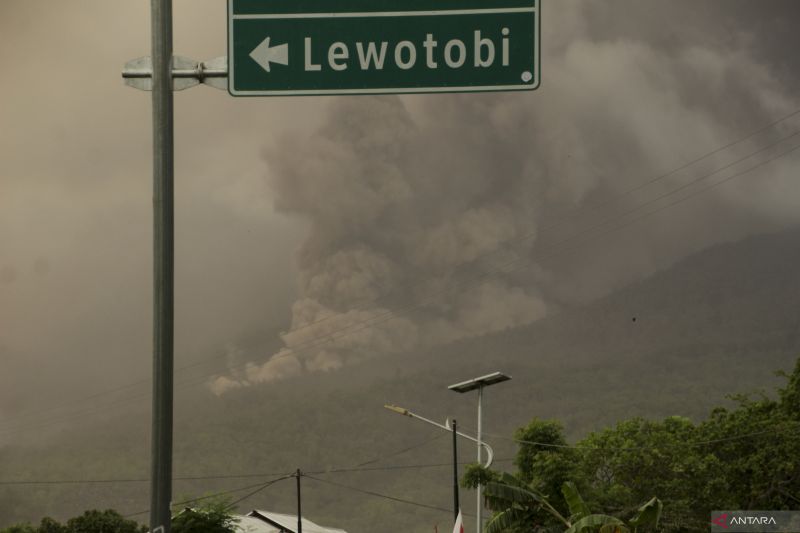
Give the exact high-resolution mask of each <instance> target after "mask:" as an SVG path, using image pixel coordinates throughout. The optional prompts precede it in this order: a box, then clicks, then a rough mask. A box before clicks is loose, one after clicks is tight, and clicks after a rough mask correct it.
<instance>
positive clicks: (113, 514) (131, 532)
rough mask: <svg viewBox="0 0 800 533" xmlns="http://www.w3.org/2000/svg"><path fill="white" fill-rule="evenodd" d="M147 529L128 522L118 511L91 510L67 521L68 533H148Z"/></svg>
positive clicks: (130, 521)
mask: <svg viewBox="0 0 800 533" xmlns="http://www.w3.org/2000/svg"><path fill="white" fill-rule="evenodd" d="M146 532H147V527H145V526H141V525H139V524H138V523H136V522H134V521H133V520H127V519H125V518H123V517H122V515H121V514H119V513H118V512H117V511H114V510H113V509H107V510H105V511H98V510H91V511H86V512H84V513H83V514H82V515H81V516H78V517H75V518H70V519H69V520H68V521H67V527H66V533H146Z"/></svg>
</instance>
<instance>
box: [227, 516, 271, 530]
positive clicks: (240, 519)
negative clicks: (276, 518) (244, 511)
mask: <svg viewBox="0 0 800 533" xmlns="http://www.w3.org/2000/svg"><path fill="white" fill-rule="evenodd" d="M234 518H236V532H237V533H281V530H280V529H278V528H276V527H275V526H273V525H272V524H269V523H267V522H265V521H263V520H261V519H259V518H253V517H252V516H241V515H236V516H235V517H234Z"/></svg>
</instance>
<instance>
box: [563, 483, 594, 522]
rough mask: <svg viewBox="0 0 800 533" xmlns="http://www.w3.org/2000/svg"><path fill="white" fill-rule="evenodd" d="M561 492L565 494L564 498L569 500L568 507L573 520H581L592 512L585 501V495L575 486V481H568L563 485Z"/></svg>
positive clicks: (570, 517)
mask: <svg viewBox="0 0 800 533" xmlns="http://www.w3.org/2000/svg"><path fill="white" fill-rule="evenodd" d="M561 492H562V494H564V500H565V501H566V502H567V507H569V514H570V516H569V519H570V521H571V522H574V521H576V520H580V519H581V518H583V517H584V516H589V515H590V514H592V512H591V511H590V510H589V506H588V505H586V502H584V501H583V497H582V496H581V494H580V492H578V488H577V487H576V486H575V483H573V482H572V481H567V482H566V483H564V485H562V487H561Z"/></svg>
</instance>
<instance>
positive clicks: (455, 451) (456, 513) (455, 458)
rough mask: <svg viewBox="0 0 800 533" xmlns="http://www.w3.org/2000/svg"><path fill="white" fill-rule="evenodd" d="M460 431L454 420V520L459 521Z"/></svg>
mask: <svg viewBox="0 0 800 533" xmlns="http://www.w3.org/2000/svg"><path fill="white" fill-rule="evenodd" d="M458 511H459V505H458V430H457V429H456V421H455V419H454V420H453V520H458Z"/></svg>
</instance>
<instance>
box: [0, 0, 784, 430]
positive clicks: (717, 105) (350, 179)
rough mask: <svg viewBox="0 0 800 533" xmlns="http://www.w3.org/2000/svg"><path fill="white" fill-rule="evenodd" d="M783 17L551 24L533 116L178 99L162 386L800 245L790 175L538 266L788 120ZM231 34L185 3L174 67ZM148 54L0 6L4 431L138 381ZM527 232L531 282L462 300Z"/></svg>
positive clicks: (129, 29) (105, 7) (499, 283)
mask: <svg viewBox="0 0 800 533" xmlns="http://www.w3.org/2000/svg"><path fill="white" fill-rule="evenodd" d="M756 6H758V7H756ZM798 17H800V13H798V5H797V3H796V2H794V1H793V0H786V1H777V0H775V1H771V2H756V1H755V0H749V1H747V2H743V1H733V0H725V1H723V0H716V1H707V2H694V1H684V2H649V1H648V2H644V1H639V0H636V1H634V0H629V1H623V0H614V1H611V2H589V1H585V2H579V1H563V2H562V1H561V0H558V1H550V2H547V1H545V5H544V23H543V29H544V54H543V69H542V88H541V89H540V90H539V91H537V92H535V93H526V94H513V95H502V94H501V95H477V96H476V95H461V96H451V95H443V96H435V97H421V96H409V97H402V98H396V97H383V98H374V97H352V98H316V99H315V98H280V99H234V98H232V97H230V96H229V95H228V94H227V93H226V92H224V91H218V90H214V89H211V88H208V87H196V88H192V89H190V90H188V91H184V92H181V93H178V94H177V95H176V124H177V126H176V144H177V145H176V168H177V172H176V192H177V212H176V217H177V222H176V242H177V245H176V265H177V267H176V285H177V287H176V289H177V292H176V302H177V303H176V306H177V307H176V309H177V320H176V358H177V364H178V365H179V366H180V365H184V364H187V363H191V362H193V361H197V360H199V359H200V358H202V357H209V356H214V355H218V356H223V357H220V358H219V364H220V365H222V364H223V363H224V361H225V357H224V356H225V355H226V354H227V355H228V356H229V357H231V358H232V360H235V361H236V362H239V363H241V362H244V361H251V362H252V364H251V365H250V366H249V367H248V369H249V374H247V375H244V374H242V373H241V372H237V371H233V372H232V373H231V375H230V376H229V378H226V379H228V380H229V381H227V382H225V383H228V384H230V383H239V384H250V383H257V382H260V381H265V380H269V379H272V377H274V376H275V372H276V371H277V372H278V374H280V373H281V372H288V373H290V374H293V373H295V372H299V371H301V370H303V369H305V370H315V369H327V368H337V367H339V366H342V365H344V364H346V363H348V362H350V361H351V360H357V359H360V358H364V357H368V356H373V355H376V354H377V355H383V354H388V353H395V352H401V351H402V350H404V349H413V348H414V347H416V346H419V345H424V344H426V343H434V342H442V341H447V340H450V339H453V338H459V337H461V336H464V335H467V334H469V333H470V332H472V333H475V332H485V331H494V330H497V329H502V328H504V327H509V326H514V325H518V324H524V323H528V322H530V321H531V320H535V319H536V318H538V317H540V316H543V315H544V314H546V313H548V312H551V311H553V310H557V309H558V308H559V307H561V306H563V305H570V304H574V303H575V302H580V301H582V300H583V299H586V298H590V297H593V296H596V295H599V294H602V293H603V292H604V291H608V290H613V288H615V287H618V286H621V285H622V284H624V283H626V282H629V281H631V280H632V279H637V278H639V277H641V276H644V275H647V274H649V273H651V272H652V271H654V270H655V269H657V268H661V267H663V266H666V265H668V264H670V263H671V262H673V261H675V260H676V259H678V258H680V257H682V256H683V255H685V254H687V253H689V252H691V251H693V250H696V249H699V248H702V247H704V246H707V245H709V244H712V243H714V242H717V241H720V240H726V239H733V238H737V237H740V236H742V235H746V234H748V233H752V232H755V231H761V230H765V229H770V228H773V227H781V226H782V225H786V224H790V223H794V222H796V221H797V216H796V213H797V211H798V210H797V202H796V198H797V196H796V194H795V193H797V192H798V188H797V185H795V184H794V183H795V182H796V180H792V179H790V178H792V177H793V175H792V174H791V173H790V172H789V170H788V167H787V166H786V165H785V164H784V165H781V164H778V165H775V166H774V167H771V168H770V169H768V171H767V172H766V174H769V177H770V179H769V180H767V179H761V178H759V179H760V181H757V182H755V183H757V185H754V181H753V180H751V181H742V183H741V184H737V185H736V186H732V187H725V188H720V190H719V192H714V194H709V195H707V197H706V198H705V199H704V201H702V202H697V201H694V202H687V204H686V205H685V206H681V207H680V208H679V209H675V210H673V211H671V212H672V213H674V214H673V216H672V218H670V217H661V218H658V219H656V220H655V221H654V222H653V223H650V224H647V225H641V227H638V226H637V227H636V228H634V230H633V231H632V232H630V233H628V234H627V235H626V236H625V237H624V238H620V239H616V240H611V241H602V242H600V243H598V244H594V245H588V246H585V247H583V248H582V249H581V250H578V251H577V252H576V253H575V254H574V255H572V256H571V259H569V260H566V259H563V260H562V259H558V260H549V261H548V260H544V259H542V260H539V259H538V258H536V257H534V256H535V254H536V253H537V249H538V248H537V247H540V246H541V243H542V242H547V241H546V238H548V236H549V235H550V234H549V233H544V234H542V231H541V228H542V227H547V226H548V225H549V221H552V220H553V219H557V218H558V217H562V216H563V215H564V214H565V213H570V212H573V211H574V210H575V209H580V208H583V207H585V206H586V205H587V203H591V202H594V201H598V200H603V199H605V198H608V197H610V196H613V195H614V194H618V193H619V192H621V191H624V190H626V189H627V188H630V187H631V186H633V185H635V184H637V183H641V182H642V181H644V180H646V179H648V178H651V177H653V176H655V175H658V174H659V173H660V172H664V171H666V170H670V169H672V168H675V167H676V166H679V165H680V164H682V163H684V162H686V161H689V160H691V159H692V158H694V157H697V156H698V155H702V154H703V153H706V152H708V151H710V150H713V149H715V148H717V147H719V146H721V145H723V144H725V143H727V142H729V141H730V140H733V139H736V138H737V137H738V136H742V135H744V134H746V133H747V132H749V131H751V130H753V129H755V128H757V127H759V126H762V125H765V124H767V123H769V122H771V121H772V120H774V119H776V118H779V117H781V116H784V115H786V114H788V113H790V112H791V111H793V110H794V109H795V108H796V107H798V106H797V104H798V101H797V98H796V97H795V95H794V89H795V88H796V82H797V79H798V77H797V75H796V74H795V73H796V72H798V67H800V65H798V64H797V62H798V60H797V54H796V50H797V49H798V45H799V44H800V42H798V36H797V32H796V31H795V29H796V22H797V21H798ZM225 26H226V21H225V3H224V2H223V1H222V0H180V1H176V2H175V52H176V53H177V54H180V55H184V56H189V57H193V58H195V59H208V58H212V57H215V56H219V55H223V54H224V53H225V31H226V30H225ZM148 48H149V2H146V1H143V0H136V1H134V0H128V1H121V0H94V1H90V0H64V1H58V2H53V1H48V0H2V1H1V2H0V62H1V63H0V64H2V65H3V74H2V84H0V365H1V367H2V370H1V371H0V420H2V418H3V417H4V416H9V415H11V414H15V413H19V412H20V411H24V410H25V409H28V408H32V407H36V406H37V405H51V404H53V403H54V402H58V401H60V400H61V399H62V398H73V397H81V396H84V395H86V394H89V393H92V392H97V391H100V390H104V389H106V388H109V387H114V386H118V385H121V384H125V383H128V382H130V381H133V380H136V379H139V378H146V377H147V376H148V374H149V370H150V364H151V363H150V345H151V339H150V324H151V308H150V301H151V297H150V292H151V276H150V273H151V259H150V254H151V251H150V248H151V231H152V230H151V187H152V185H151V175H150V172H151V170H150V169H151V159H150V157H151V154H150V147H151V144H150V143H151V137H150V136H151V130H150V99H149V94H147V93H144V92H140V91H136V90H133V89H130V88H128V87H125V86H124V85H123V84H122V82H121V79H120V71H121V69H122V66H123V64H124V63H125V62H126V61H127V60H128V59H132V58H135V57H138V56H142V55H147V54H148V53H149V49H148ZM798 123H800V122H794V124H795V125H797V124H798ZM788 131H791V128H790V125H783V129H780V128H779V129H776V130H775V132H768V134H769V135H773V136H772V137H769V136H766V137H763V138H761V139H760V141H761V142H762V144H763V142H767V141H771V140H774V139H775V138H777V137H776V135H777V136H779V135H780V134H781V132H783V133H784V134H785V133H786V132H788ZM776 132H777V133H776ZM755 146H758V145H757V144H756V143H746V144H744V145H742V146H738V147H735V148H734V149H733V150H731V151H728V152H726V153H722V154H719V157H717V158H714V159H713V160H710V161H706V162H704V164H705V166H700V167H698V168H697V169H696V170H695V172H694V174H691V173H686V174H682V175H679V176H674V177H673V178H672V179H671V180H669V183H670V184H672V185H673V186H679V185H680V184H681V183H683V182H682V181H681V179H682V180H684V182H685V181H686V180H687V179H690V178H691V177H692V176H697V175H700V174H702V172H703V171H706V172H707V171H708V170H709V169H713V168H716V167H719V166H721V165H722V164H725V163H726V162H729V161H731V160H733V159H735V158H736V157H737V156H738V155H741V154H745V153H747V152H748V151H752V150H753V149H754V147H755ZM719 177H720V178H722V177H724V176H723V175H720V176H719ZM659 192H663V190H662V189H659ZM645 199H646V197H645ZM635 200H637V201H638V200H642V197H638V198H628V199H626V201H625V202H623V203H622V204H620V205H619V206H616V207H614V208H613V209H612V210H611V211H609V212H611V213H613V212H618V211H620V210H621V211H624V210H625V209H629V208H631V207H632V206H635V205H634V204H633V203H632V202H634V201H635ZM276 208H277V209H276ZM614 210H617V211H614ZM530 233H532V234H533V235H535V238H533V239H528V240H524V241H523V242H522V244H521V245H520V246H518V247H517V248H515V249H514V250H513V251H512V252H509V253H512V254H516V255H515V257H516V256H520V257H523V258H526V259H531V257H532V259H531V260H530V261H529V262H530V264H531V265H533V266H532V267H531V268H529V269H527V270H526V271H525V272H522V273H518V272H515V273H512V274H508V275H503V276H499V277H498V278H497V279H495V280H494V281H493V282H492V283H490V284H484V285H481V286H480V287H477V288H475V289H474V290H469V291H462V290H460V287H461V286H460V285H458V282H457V278H456V277H454V276H453V275H452V272H453V270H454V269H457V268H459V267H460V266H461V265H463V264H464V263H465V262H467V263H470V262H471V261H474V260H475V259H476V258H479V257H481V256H483V255H484V254H487V253H495V252H505V251H504V250H503V247H502V244H503V242H505V241H507V240H509V239H511V240H514V239H516V240H518V241H519V239H521V238H522V237H523V236H525V235H527V234H530ZM557 237H558V235H555V236H554V237H553V238H554V239H556V238H557ZM298 250H299V253H296V252H298ZM532 254H533V255H532ZM587 265H591V268H587ZM485 268H487V267H486V266H485V265H478V266H477V267H475V269H473V270H474V271H477V272H481V271H482V269H485ZM488 268H492V266H491V265H490V266H489V267H488ZM453 279H456V281H455V282H454V281H453ZM420 280H422V281H421V282H420ZM376 286H378V287H384V288H386V287H388V290H383V289H382V290H381V291H376V289H375V287H376ZM409 287H411V289H409ZM431 294H436V295H438V298H435V301H434V302H432V305H431V306H430V307H428V308H426V310H425V312H424V317H423V318H419V317H405V318H403V319H402V320H398V321H393V322H389V323H387V324H385V325H384V326H382V327H380V328H375V330H374V331H367V332H362V333H360V334H359V335H357V336H354V338H348V339H347V341H343V342H339V343H334V344H333V346H326V347H325V348H324V349H319V350H312V351H311V352H310V353H305V354H303V355H302V356H301V357H291V358H290V357H287V358H284V359H286V360H290V361H292V362H291V363H290V364H289V366H288V367H286V366H285V364H284V363H282V365H283V366H282V367H281V368H279V369H278V368H276V367H275V366H274V365H273V366H269V363H268V364H267V365H264V362H265V361H267V360H268V358H269V357H270V355H271V354H272V353H273V352H274V350H275V346H276V345H277V343H278V342H281V340H280V339H279V337H278V332H280V331H286V330H287V329H289V328H290V327H295V328H296V327H302V326H303V325H304V324H308V323H310V322H313V321H315V320H319V319H320V318H321V317H323V318H324V317H326V316H330V314H331V313H343V314H341V315H336V318H335V319H333V320H328V321H327V322H325V323H324V325H323V326H324V327H321V328H307V329H305V330H303V331H302V334H295V335H288V336H284V338H283V340H282V342H284V343H285V344H286V345H288V346H293V345H296V344H298V343H302V342H308V338H309V337H310V338H313V337H314V336H320V335H323V334H328V333H329V332H330V331H332V330H335V329H336V328H341V327H347V326H348V325H350V324H353V323H355V322H358V321H359V320H363V319H364V317H365V316H367V317H369V316H373V315H374V314H375V313H381V312H385V311H386V310H391V309H393V308H396V307H397V306H408V305H416V306H418V305H420V304H421V302H423V300H424V299H425V298H429V297H430V295H431ZM386 295H388V300H387V301H383V300H382V301H380V302H376V299H378V298H379V297H382V296H386ZM353 302H367V304H366V305H364V304H363V303H362V304H360V305H358V306H354V305H353ZM491 302H493V303H494V304H493V305H490V303H491ZM498 302H499V305H498ZM270 343H272V345H271V346H270ZM265 346H266V347H265ZM223 388H224V387H223Z"/></svg>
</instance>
